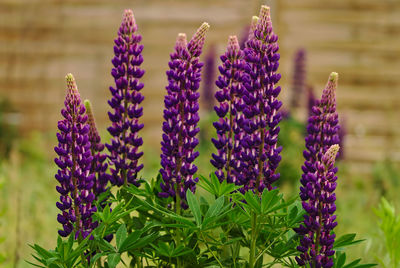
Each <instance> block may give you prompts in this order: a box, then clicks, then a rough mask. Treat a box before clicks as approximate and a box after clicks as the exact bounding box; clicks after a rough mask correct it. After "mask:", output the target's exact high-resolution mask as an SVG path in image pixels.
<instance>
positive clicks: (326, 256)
mask: <svg viewBox="0 0 400 268" xmlns="http://www.w3.org/2000/svg"><path fill="white" fill-rule="evenodd" d="M337 77H338V75H337V73H332V74H331V75H330V77H329V80H328V83H327V85H326V87H325V89H324V91H323V93H322V98H321V100H316V101H315V105H314V107H313V109H312V115H311V116H310V118H309V120H308V123H309V124H308V127H307V133H308V135H307V137H306V150H305V151H304V153H303V155H304V158H305V162H304V166H302V170H303V175H302V178H301V180H300V182H301V184H302V186H301V187H300V198H301V200H302V204H303V208H304V210H305V211H306V213H307V214H306V215H305V216H304V223H303V224H301V225H300V227H299V228H297V229H295V231H296V232H297V233H298V234H300V235H301V236H302V239H301V245H300V246H298V248H297V249H298V250H299V251H300V252H301V254H300V256H299V257H296V260H297V262H298V264H299V265H306V264H310V265H312V266H313V267H332V265H333V262H332V259H331V258H330V256H332V255H333V254H334V250H333V249H332V248H333V242H334V239H335V235H334V234H333V233H332V230H333V228H334V227H335V226H336V225H337V223H336V222H335V219H336V216H335V215H334V214H333V213H334V212H335V210H336V206H335V200H336V196H335V194H334V193H333V192H334V190H335V188H336V180H337V177H336V176H335V174H336V172H337V168H335V167H334V166H333V165H334V162H335V158H336V155H337V153H338V150H339V146H338V145H337V144H338V143H339V136H338V131H339V126H338V114H337V112H336V100H335V91H336V87H337Z"/></svg>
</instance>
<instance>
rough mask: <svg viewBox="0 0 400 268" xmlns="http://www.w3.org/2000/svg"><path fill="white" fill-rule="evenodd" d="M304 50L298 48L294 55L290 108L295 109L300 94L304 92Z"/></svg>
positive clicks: (298, 103) (298, 102)
mask: <svg viewBox="0 0 400 268" xmlns="http://www.w3.org/2000/svg"><path fill="white" fill-rule="evenodd" d="M305 61H306V51H305V49H299V50H297V51H296V55H295V57H294V70H293V81H292V83H293V84H292V92H291V98H290V108H291V110H293V109H296V108H298V107H299V105H300V100H301V96H303V94H304V89H305V83H306V63H305Z"/></svg>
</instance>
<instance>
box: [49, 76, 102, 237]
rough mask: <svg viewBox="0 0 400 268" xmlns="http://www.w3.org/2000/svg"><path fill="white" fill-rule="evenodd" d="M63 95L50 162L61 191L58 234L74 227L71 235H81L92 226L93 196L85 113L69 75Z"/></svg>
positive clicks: (59, 191)
mask: <svg viewBox="0 0 400 268" xmlns="http://www.w3.org/2000/svg"><path fill="white" fill-rule="evenodd" d="M66 80H67V96H66V98H65V101H64V104H65V108H63V109H62V110H61V114H62V116H63V117H64V119H62V120H61V121H58V129H59V130H60V132H58V133H57V139H58V146H56V147H55V148H54V150H55V152H56V153H57V155H58V157H57V158H55V159H54V162H55V163H56V164H57V166H58V167H59V169H58V171H57V174H56V175H55V178H56V179H57V181H58V182H59V183H60V186H57V187H56V189H57V192H58V193H60V194H61V196H60V202H57V204H56V205H57V208H59V209H60V210H61V211H62V212H61V213H60V214H58V216H57V220H58V222H59V223H61V224H62V225H63V229H62V230H59V231H58V233H59V235H60V236H63V237H66V236H68V235H69V234H70V233H71V232H72V231H73V229H74V224H75V238H76V239H78V238H79V239H81V238H85V237H86V236H87V235H88V234H89V233H90V232H91V231H92V230H93V228H95V227H96V225H97V222H95V223H93V222H92V219H91V216H92V214H93V213H94V212H95V211H96V207H95V206H92V202H93V200H94V198H95V196H94V194H93V192H92V187H93V184H94V175H93V173H91V172H90V167H91V163H92V160H93V157H92V155H91V152H90V141H89V129H90V126H89V124H88V123H87V120H88V116H87V115H86V114H85V107H84V105H83V103H82V102H81V97H80V95H79V92H78V88H77V87H76V83H75V79H74V77H73V76H72V74H68V75H67V76H66Z"/></svg>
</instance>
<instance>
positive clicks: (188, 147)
mask: <svg viewBox="0 0 400 268" xmlns="http://www.w3.org/2000/svg"><path fill="white" fill-rule="evenodd" d="M208 28H209V25H208V24H207V23H203V24H202V25H201V27H200V28H199V29H198V30H197V32H196V33H195V34H194V35H193V37H192V39H191V40H190V42H189V43H188V44H187V42H186V35H185V34H182V33H181V34H179V35H178V38H177V41H176V45H175V51H174V53H172V54H171V55H170V56H171V61H170V62H169V67H170V70H168V71H167V77H168V86H167V87H166V89H167V95H166V96H165V100H164V104H165V109H164V120H165V121H164V123H163V127H162V128H163V132H164V133H163V135H162V142H161V151H162V152H161V166H162V168H161V169H160V173H161V175H162V178H163V181H164V182H163V183H161V189H162V192H161V193H160V194H159V195H160V196H161V197H168V196H171V197H175V198H176V200H177V201H178V200H181V202H177V205H178V206H182V207H183V208H186V207H187V204H186V202H185V198H186V191H187V189H190V190H191V191H192V192H194V191H195V186H196V182H197V181H198V178H193V175H194V173H195V172H196V171H197V167H196V166H195V165H194V164H193V161H194V160H195V159H196V158H197V157H198V155H199V153H198V152H195V151H194V149H195V147H196V146H197V144H198V143H199V141H198V139H197V138H196V134H197V133H198V132H199V128H198V127H197V123H198V121H199V115H198V111H199V103H198V99H199V95H200V94H199V93H198V92H197V90H198V89H199V85H200V80H201V68H202V66H203V63H200V62H199V56H200V54H201V50H202V48H203V45H204V39H205V34H206V32H207V30H208ZM176 193H178V195H176Z"/></svg>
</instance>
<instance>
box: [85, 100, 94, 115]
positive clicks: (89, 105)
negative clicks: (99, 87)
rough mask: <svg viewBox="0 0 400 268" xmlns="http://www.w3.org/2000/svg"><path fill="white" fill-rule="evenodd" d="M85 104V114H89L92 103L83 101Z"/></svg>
mask: <svg viewBox="0 0 400 268" xmlns="http://www.w3.org/2000/svg"><path fill="white" fill-rule="evenodd" d="M83 103H84V104H85V108H86V112H87V113H91V112H92V103H91V102H90V100H84V102H83Z"/></svg>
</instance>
